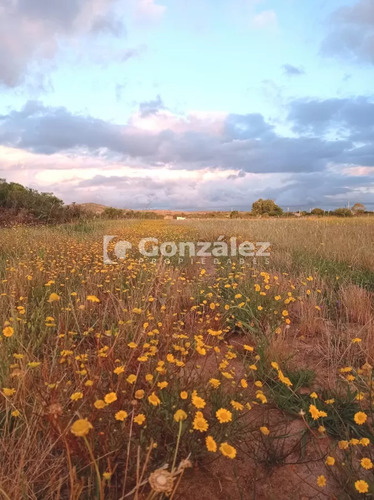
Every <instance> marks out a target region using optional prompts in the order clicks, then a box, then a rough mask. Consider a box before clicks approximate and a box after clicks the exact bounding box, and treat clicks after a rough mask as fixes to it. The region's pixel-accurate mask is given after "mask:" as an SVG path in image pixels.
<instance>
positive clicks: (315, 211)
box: [310, 208, 325, 215]
mask: <svg viewBox="0 0 374 500" xmlns="http://www.w3.org/2000/svg"><path fill="white" fill-rule="evenodd" d="M310 213H311V214H312V215H324V213H325V211H324V210H323V209H322V208H313V210H311V212H310Z"/></svg>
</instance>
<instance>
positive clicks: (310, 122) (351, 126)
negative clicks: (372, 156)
mask: <svg viewBox="0 0 374 500" xmlns="http://www.w3.org/2000/svg"><path fill="white" fill-rule="evenodd" d="M288 119H289V120H290V121H291V122H293V124H294V129H295V130H296V131H297V132H299V133H300V132H301V133H302V132H311V133H313V134H314V135H323V134H324V133H325V132H327V131H329V132H334V131H336V132H338V133H339V135H340V136H343V137H346V138H349V139H350V140H352V141H369V142H372V141H373V139H374V103H373V102H371V100H370V99H368V98H367V97H356V98H352V99H349V98H345V99H324V100H316V99H299V100H296V101H294V102H292V103H291V104H290V111H289V115H288Z"/></svg>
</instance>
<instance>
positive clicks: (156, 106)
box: [139, 95, 165, 118]
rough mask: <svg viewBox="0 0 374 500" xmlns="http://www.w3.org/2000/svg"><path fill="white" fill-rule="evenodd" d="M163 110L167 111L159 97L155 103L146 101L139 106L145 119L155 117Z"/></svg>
mask: <svg viewBox="0 0 374 500" xmlns="http://www.w3.org/2000/svg"><path fill="white" fill-rule="evenodd" d="M161 109H165V106H164V103H163V101H162V99H161V97H160V96H159V95H158V96H157V97H156V99H154V100H153V101H145V102H141V103H140V104H139V111H140V115H141V116H142V117H143V118H144V117H146V116H150V115H154V114H155V113H157V111H160V110H161Z"/></svg>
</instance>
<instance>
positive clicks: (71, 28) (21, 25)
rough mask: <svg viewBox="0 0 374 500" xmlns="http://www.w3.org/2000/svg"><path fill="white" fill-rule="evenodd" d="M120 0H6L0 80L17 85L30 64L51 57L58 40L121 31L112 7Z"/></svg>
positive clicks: (1, 12)
mask: <svg viewBox="0 0 374 500" xmlns="http://www.w3.org/2000/svg"><path fill="white" fill-rule="evenodd" d="M118 1H120V0H64V1H61V0H12V1H10V0H8V1H6V2H2V5H1V6H0V26H1V30H0V47H1V53H0V83H3V84H5V85H7V86H11V87H12V86H16V85H18V84H19V83H20V82H21V81H22V79H23V77H24V76H25V74H26V73H27V70H28V68H29V66H30V64H31V62H33V61H35V60H39V59H45V58H52V57H53V56H54V54H55V52H56V51H57V48H58V43H59V41H60V39H62V38H65V39H71V38H74V37H77V36H80V35H84V34H90V33H91V34H92V33H94V34H97V33H100V32H106V33H111V34H115V35H119V34H123V30H124V26H123V23H122V21H121V19H119V18H117V17H115V16H114V14H113V13H112V10H111V9H112V7H113V6H114V5H115V4H116V3H117V2H118Z"/></svg>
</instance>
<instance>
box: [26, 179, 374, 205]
mask: <svg viewBox="0 0 374 500" xmlns="http://www.w3.org/2000/svg"><path fill="white" fill-rule="evenodd" d="M277 184H278V185H271V184H270V185H267V186H266V184H264V183H262V185H261V187H259V186H258V183H257V182H256V180H255V179H253V178H252V177H248V178H247V177H245V178H243V179H241V180H240V181H239V180H238V179H226V180H225V181H224V182H222V179H209V180H206V181H199V182H196V181H188V180H184V181H183V182H181V181H178V180H175V179H164V180H162V181H161V180H155V179H154V178H151V177H147V176H146V177H129V176H126V175H125V176H121V175H116V176H109V177H105V176H103V175H98V176H95V177H93V178H92V179H89V180H84V181H78V182H76V181H75V180H72V181H71V182H69V181H68V182H66V183H63V184H56V185H55V186H51V188H52V189H53V191H54V192H56V193H58V194H59V196H61V197H62V198H63V199H65V200H68V201H82V200H83V201H91V202H92V201H96V202H98V203H104V204H107V205H111V206H116V207H119V208H133V209H140V208H174V209H181V210H198V209H211V210H215V209H217V210H231V209H233V210H249V209H250V207H251V204H252V202H253V201H254V200H256V199H258V198H260V197H261V198H271V199H274V200H275V201H276V202H277V203H278V204H280V205H281V206H283V207H284V208H286V209H287V207H290V209H291V210H297V209H310V208H313V207H316V206H321V207H324V208H336V207H338V206H344V205H345V204H346V203H347V202H348V201H350V202H351V203H355V202H356V201H360V202H363V203H365V204H367V205H368V206H370V204H371V206H372V197H371V195H370V192H367V193H366V192H365V188H371V189H373V188H374V177H373V176H372V177H369V176H366V177H348V176H347V175H343V174H341V173H339V172H336V171H324V172H320V173H319V175H318V176H316V175H314V174H313V173H296V174H293V175H292V176H286V175H283V176H282V177H281V178H280V179H279V182H278V183H277ZM35 187H36V188H37V187H38V186H35Z"/></svg>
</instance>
